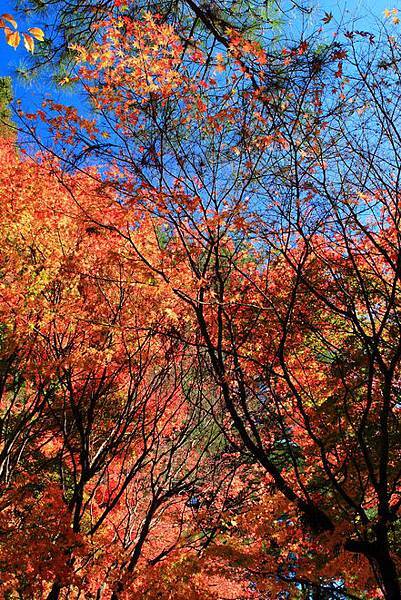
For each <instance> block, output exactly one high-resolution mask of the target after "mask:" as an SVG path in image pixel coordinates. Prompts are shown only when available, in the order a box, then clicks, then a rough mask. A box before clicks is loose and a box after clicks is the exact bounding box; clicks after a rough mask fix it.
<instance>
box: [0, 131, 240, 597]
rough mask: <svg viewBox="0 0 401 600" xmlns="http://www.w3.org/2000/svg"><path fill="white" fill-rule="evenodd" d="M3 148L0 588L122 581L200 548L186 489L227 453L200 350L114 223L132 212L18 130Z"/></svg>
mask: <svg viewBox="0 0 401 600" xmlns="http://www.w3.org/2000/svg"><path fill="white" fill-rule="evenodd" d="M3 152H4V155H3V159H4V160H3V165H4V168H3V169H2V171H1V174H0V189H1V190H2V197H3V202H2V206H1V220H2V229H1V245H2V262H1V279H0V297H1V323H2V330H1V349H0V352H1V354H0V356H1V380H0V382H1V386H0V391H1V432H0V433H1V454H0V460H1V463H0V467H1V473H0V475H1V496H0V498H1V506H2V512H1V517H0V523H1V524H0V529H1V535H2V545H1V551H0V564H1V570H2V574H3V576H2V583H1V585H2V589H3V593H4V594H5V595H7V594H18V595H19V597H21V598H33V597H43V598H46V597H47V598H49V599H50V598H59V597H64V595H63V594H69V595H70V597H78V596H79V594H80V593H81V592H83V593H85V594H86V597H88V598H90V597H93V598H95V597H96V598H100V597H102V596H104V597H110V595H112V597H113V598H120V597H127V594H131V593H132V594H134V593H136V592H137V590H136V588H137V587H138V586H140V585H141V577H142V575H141V573H143V572H144V571H145V570H146V569H152V568H154V570H155V571H156V572H157V570H158V563H159V561H161V560H165V561H166V560H168V557H169V556H170V554H172V553H174V551H175V550H176V549H177V548H180V549H182V548H184V547H185V544H186V543H187V544H188V545H189V549H188V552H191V551H192V552H195V549H196V546H197V542H196V539H194V540H193V539H192V537H193V534H192V532H191V531H190V524H191V514H192V509H191V504H190V503H189V500H190V498H191V497H192V495H193V490H194V488H196V487H197V486H198V487H199V488H201V487H202V485H203V482H208V484H207V485H208V486H209V493H210V494H211V496H210V498H211V499H212V498H213V495H216V494H218V493H222V492H221V491H220V490H221V489H224V488H226V487H227V485H229V484H228V483H225V479H227V478H229V474H230V472H231V471H232V465H230V464H229V463H227V461H225V459H224V457H223V458H221V457H220V458H218V456H217V455H218V452H219V448H220V447H221V445H222V444H223V438H222V435H221V432H220V430H218V429H217V428H216V427H215V425H214V422H213V419H212V416H211V414H210V410H209V409H208V406H207V405H206V404H204V402H203V398H202V393H201V392H200V391H198V390H197V387H196V386H197V383H198V381H199V378H200V377H201V374H199V373H198V364H197V363H198V357H197V353H194V352H193V349H192V347H191V346H190V345H189V344H185V343H183V342H181V341H180V340H177V339H175V338H174V337H172V336H169V335H167V332H169V331H171V330H172V329H173V328H174V325H173V324H174V322H175V317H174V316H173V305H174V299H173V297H172V296H171V293H169V290H168V288H167V287H166V286H165V285H161V286H160V285H158V284H157V282H156V280H155V278H154V276H153V273H152V272H151V270H150V269H149V268H148V267H146V266H145V265H144V264H143V263H142V262H141V261H139V260H138V259H137V257H136V256H135V255H134V254H133V252H132V250H131V248H130V244H129V243H128V242H127V240H124V238H122V237H121V236H120V235H119V233H118V232H116V231H115V226H116V223H117V221H119V222H120V224H121V226H122V227H123V223H124V222H126V219H127V217H128V213H127V212H126V209H125V207H121V206H120V207H119V206H118V205H117V204H116V203H115V194H114V192H113V191H112V189H111V188H109V186H107V185H106V186H99V184H98V183H97V181H96V179H97V176H98V174H97V173H96V172H95V171H93V172H92V175H91V176H88V175H81V176H80V175H79V174H76V175H74V176H71V177H65V176H64V175H62V173H61V172H60V171H59V167H58V166H57V165H56V164H55V163H54V162H53V163H52V161H51V159H50V157H49V158H48V161H47V162H45V163H42V164H36V163H34V162H33V161H31V160H29V159H25V160H22V159H21V158H20V157H18V155H17V154H16V152H15V148H14V146H13V143H12V141H11V142H9V143H8V147H7V143H5V144H4V147H3ZM61 178H62V184H61V183H60V181H59V179H61ZM82 186H83V187H82ZM83 188H84V191H83V192H82V189H83ZM96 214H97V219H98V220H99V221H101V223H102V226H99V227H97V226H96V225H95V223H94V221H93V219H94V218H96V217H95V215H96ZM129 214H130V215H131V216H130V217H129V218H130V221H131V223H133V221H132V218H133V217H134V213H133V212H131V210H129ZM107 215H108V216H107ZM105 218H109V219H110V224H109V228H108V229H105V228H104V225H105ZM137 225H138V229H137V231H136V232H135V233H134V231H133V230H131V232H130V235H132V236H134V237H133V238H132V239H136V240H137V241H138V243H139V244H141V245H142V246H143V248H147V250H149V251H150V250H151V247H152V246H153V247H154V248H155V251H156V249H157V248H158V237H157V236H156V234H155V231H154V230H153V229H152V228H151V224H150V223H149V221H148V220H147V219H141V217H140V215H138V214H137ZM187 327H188V325H187ZM199 386H200V384H199ZM215 455H216V458H215V459H213V457H214V456H215ZM226 463H227V464H226ZM212 482H213V484H212ZM150 535H151V537H150ZM191 547H192V548H193V550H190V548H191ZM28 548H29V552H27V549H28ZM134 570H135V571H136V572H137V576H136V578H134V579H132V573H133V572H134ZM138 593H139V591H138ZM122 594H125V595H124V596H122ZM74 595H75V596H74Z"/></svg>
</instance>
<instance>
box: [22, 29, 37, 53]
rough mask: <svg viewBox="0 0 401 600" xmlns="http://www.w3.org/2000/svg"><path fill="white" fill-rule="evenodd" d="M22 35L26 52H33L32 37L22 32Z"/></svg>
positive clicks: (33, 43)
mask: <svg viewBox="0 0 401 600" xmlns="http://www.w3.org/2000/svg"><path fill="white" fill-rule="evenodd" d="M22 37H23V38H24V46H25V48H26V49H27V50H28V52H32V54H33V51H34V49H35V42H34V39H33V37H31V36H30V35H28V34H27V33H23V34H22Z"/></svg>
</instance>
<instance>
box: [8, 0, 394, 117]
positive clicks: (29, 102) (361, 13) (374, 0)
mask: <svg viewBox="0 0 401 600" xmlns="http://www.w3.org/2000/svg"><path fill="white" fill-rule="evenodd" d="M0 4H1V12H10V13H13V2H12V0H0ZM316 4H317V5H319V6H320V8H321V9H322V10H323V11H327V12H332V13H333V15H334V17H335V18H336V19H337V20H343V21H345V22H348V21H350V20H352V19H353V18H357V19H358V20H359V22H358V27H359V28H361V29H369V25H373V22H374V18H375V17H376V18H377V17H378V18H380V19H383V11H384V9H385V8H390V9H391V8H400V9H401V1H400V2H394V1H393V2H392V1H391V0H338V1H337V0H320V2H318V3H316ZM29 26H30V27H35V26H36V27H41V26H42V23H40V20H38V18H37V17H35V16H32V17H31V18H30V20H29V22H28V23H27V22H26V21H24V20H23V19H21V18H19V28H20V29H21V30H24V28H25V29H26V28H27V27H29ZM0 36H2V34H1V33H0ZM27 58H28V57H27V52H26V50H25V49H24V48H23V46H22V47H20V48H18V49H17V50H14V49H12V48H11V47H10V46H8V45H7V44H6V43H5V41H4V40H2V39H1V37H0V75H11V76H13V79H14V93H15V97H16V98H21V99H22V101H23V105H24V107H25V108H27V107H29V110H34V109H35V108H37V107H38V106H39V105H40V104H41V101H42V99H43V97H44V95H45V94H46V89H48V88H49V82H48V81H47V82H46V81H44V80H43V79H42V80H41V81H38V80H37V79H36V80H35V81H34V82H33V83H32V84H28V85H22V84H21V82H19V81H18V79H15V70H16V69H18V67H20V66H21V65H24V64H26V63H27ZM54 91H55V90H54V88H53V89H52V95H53V97H54ZM59 92H60V95H64V96H65V94H63V93H62V90H61V89H60V90H59ZM64 100H65V97H64Z"/></svg>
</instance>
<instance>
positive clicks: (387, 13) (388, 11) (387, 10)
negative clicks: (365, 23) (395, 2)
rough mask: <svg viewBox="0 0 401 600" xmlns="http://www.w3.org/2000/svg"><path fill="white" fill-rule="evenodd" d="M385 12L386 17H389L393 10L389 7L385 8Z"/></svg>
mask: <svg viewBox="0 0 401 600" xmlns="http://www.w3.org/2000/svg"><path fill="white" fill-rule="evenodd" d="M383 14H384V16H385V17H386V19H388V18H389V16H390V15H391V10H389V9H388V8H385V9H384V11H383Z"/></svg>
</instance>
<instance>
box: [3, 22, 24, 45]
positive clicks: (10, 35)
mask: <svg viewBox="0 0 401 600" xmlns="http://www.w3.org/2000/svg"><path fill="white" fill-rule="evenodd" d="M4 32H5V34H6V40H7V44H8V45H9V46H11V47H12V48H17V47H18V46H19V43H20V41H21V37H20V34H19V33H18V31H11V29H8V27H6V28H5V30H4Z"/></svg>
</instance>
